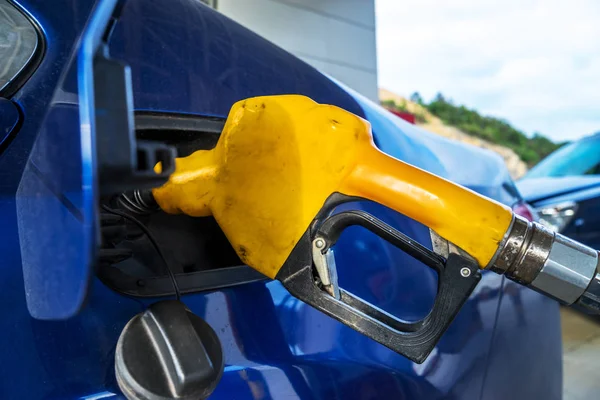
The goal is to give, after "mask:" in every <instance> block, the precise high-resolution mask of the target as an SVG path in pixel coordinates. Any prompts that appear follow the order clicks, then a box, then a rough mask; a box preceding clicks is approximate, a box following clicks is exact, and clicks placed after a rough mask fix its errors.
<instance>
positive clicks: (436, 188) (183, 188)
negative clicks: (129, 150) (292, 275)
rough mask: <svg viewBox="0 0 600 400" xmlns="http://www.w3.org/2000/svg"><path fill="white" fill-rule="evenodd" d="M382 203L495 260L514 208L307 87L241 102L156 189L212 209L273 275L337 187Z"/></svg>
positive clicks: (184, 209) (176, 208)
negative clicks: (390, 142) (388, 139)
mask: <svg viewBox="0 0 600 400" xmlns="http://www.w3.org/2000/svg"><path fill="white" fill-rule="evenodd" d="M336 192H338V193H342V194H344V195H347V196H353V197H361V198H364V199H369V200H373V201H376V202H378V203H381V204H383V205H385V206H387V207H389V208H392V209H394V210H396V211H398V212H400V213H402V214H404V215H406V216H408V217H410V218H413V219H415V220H417V221H419V222H421V223H423V224H424V225H426V226H428V227H429V228H431V229H432V230H433V231H435V232H436V233H437V234H439V235H440V236H441V237H443V238H445V239H446V240H448V241H450V242H452V243H454V244H455V245H456V246H458V247H460V248H461V249H463V250H464V251H466V252H467V253H469V254H470V255H471V256H472V257H473V258H474V259H475V260H477V262H478V263H479V266H480V267H482V268H483V267H485V266H487V265H488V263H489V262H490V260H491V259H492V257H493V256H494V254H495V253H496V251H497V249H498V244H499V243H500V242H501V241H502V239H503V237H504V235H505V233H506V232H507V230H508V228H509V225H510V224H511V220H512V212H511V210H510V209H509V208H507V207H506V206H504V205H501V204H499V203H496V202H494V201H492V200H489V199H487V198H484V197H482V196H480V195H478V194H476V193H474V192H472V191H470V190H468V189H465V188H462V187H460V186H457V185H455V184H453V183H451V182H449V181H447V180H445V179H442V178H440V177H438V176H435V175H433V174H430V173H428V172H426V171H423V170H421V169H419V168H416V167H413V166H411V165H409V164H406V163H404V162H402V161H399V160H396V159H394V158H392V157H390V156H388V155H386V154H384V153H382V152H381V151H379V150H378V149H377V148H376V147H375V145H374V143H373V139H372V136H371V129H370V125H369V123H368V122H367V121H365V120H363V119H362V118H360V117H358V116H356V115H353V114H351V113H349V112H347V111H344V110H342V109H340V108H338V107H334V106H330V105H321V104H317V103H315V102H314V101H312V100H311V99H309V98H307V97H304V96H297V95H284V96H266V97H256V98H251V99H247V100H244V101H240V102H238V103H236V104H235V105H234V106H233V107H232V109H231V111H230V113H229V116H228V118H227V122H226V124H225V127H224V130H223V133H222V135H221V137H220V139H219V141H218V143H217V146H216V147H215V148H214V149H212V150H208V151H198V152H195V153H193V154H192V155H190V156H188V157H185V158H179V159H177V160H176V170H175V173H174V174H173V175H172V176H171V178H170V179H169V181H168V183H167V184H165V185H164V186H163V187H160V188H158V189H154V191H153V194H154V197H155V199H156V201H157V202H158V204H159V205H160V207H161V208H162V209H163V210H164V211H166V212H168V213H185V214H188V215H191V216H207V215H213V216H214V217H215V219H216V220H217V222H218V224H219V226H220V227H221V229H222V230H223V232H224V233H225V235H226V236H227V238H228V240H229V241H230V242H231V243H232V245H233V247H234V249H235V251H236V252H237V254H238V255H239V256H240V258H241V259H242V261H244V262H245V263H247V264H248V265H250V266H251V267H253V268H255V269H257V270H258V271H260V272H262V273H263V274H265V275H267V276H269V277H271V278H273V277H275V276H276V275H277V272H278V271H279V269H280V268H281V266H282V265H283V263H284V262H285V260H286V259H287V258H288V256H289V255H290V253H291V251H292V249H293V248H294V246H295V245H296V244H297V242H298V240H299V239H300V237H301V236H302V235H303V233H304V232H305V231H306V230H307V228H308V227H309V225H310V223H311V221H312V220H313V219H314V218H315V216H316V215H317V214H318V213H319V211H320V210H321V208H322V207H323V205H324V203H325V201H326V200H327V198H328V197H329V196H330V195H331V194H333V193H336Z"/></svg>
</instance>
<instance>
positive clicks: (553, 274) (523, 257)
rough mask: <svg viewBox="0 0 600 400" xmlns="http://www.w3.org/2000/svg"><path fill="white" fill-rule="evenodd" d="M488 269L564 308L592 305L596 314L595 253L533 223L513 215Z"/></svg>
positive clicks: (599, 286) (599, 280)
mask: <svg viewBox="0 0 600 400" xmlns="http://www.w3.org/2000/svg"><path fill="white" fill-rule="evenodd" d="M490 269H491V270H492V271H494V272H497V273H499V274H503V275H505V276H506V277H507V278H509V279H511V280H513V281H515V282H518V283H521V284H523V285H526V286H528V287H530V288H532V289H535V290H536V291H538V292H541V293H543V294H545V295H548V296H550V297H553V298H555V299H557V300H559V301H560V302H562V303H564V304H569V305H570V304H573V303H575V302H579V303H581V302H582V301H583V302H584V303H585V304H586V305H585V306H586V307H587V308H590V305H589V303H594V302H595V307H596V308H597V309H598V312H600V277H597V276H596V275H597V269H598V252H597V251H596V250H593V249H591V248H589V247H587V246H585V245H583V244H581V243H578V242H576V241H574V240H571V239H569V238H567V237H565V236H563V235H561V234H559V233H555V232H553V231H551V230H550V229H548V228H547V227H545V226H544V225H541V224H539V223H537V222H530V221H527V220H526V219H524V218H522V217H520V216H518V215H515V216H514V220H513V223H512V224H511V227H510V228H509V230H508V232H507V235H506V237H505V238H504V240H503V242H502V244H501V246H500V247H499V249H498V251H497V253H496V256H495V257H494V259H493V260H492V264H491V265H490ZM588 289H594V292H595V294H593V293H591V292H589V293H588ZM594 299H596V300H594Z"/></svg>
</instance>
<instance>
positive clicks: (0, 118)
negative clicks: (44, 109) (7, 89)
mask: <svg viewBox="0 0 600 400" xmlns="http://www.w3.org/2000/svg"><path fill="white" fill-rule="evenodd" d="M20 120H21V116H20V115H19V110H18V109H17V107H16V106H15V104H14V103H13V102H11V101H9V100H7V99H3V98H0V149H1V148H2V147H3V146H2V143H4V142H5V141H8V139H9V137H10V134H11V133H12V132H13V130H14V129H15V128H16V126H17V124H18V123H19V121H20ZM5 146H6V145H5Z"/></svg>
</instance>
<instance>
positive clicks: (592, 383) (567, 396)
mask: <svg viewBox="0 0 600 400" xmlns="http://www.w3.org/2000/svg"><path fill="white" fill-rule="evenodd" d="M561 319H562V335H563V366H564V370H563V374H564V381H563V392H564V400H583V399H586V400H587V399H598V398H600V319H597V320H593V319H591V318H588V317H586V316H584V315H582V314H580V313H578V312H576V311H574V310H571V309H568V308H564V307H563V308H562V309H561Z"/></svg>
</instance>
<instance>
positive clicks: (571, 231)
mask: <svg viewBox="0 0 600 400" xmlns="http://www.w3.org/2000/svg"><path fill="white" fill-rule="evenodd" d="M573 178H580V177H573ZM586 178H587V177H586ZM590 178H593V180H594V181H595V182H596V184H595V185H587V184H586V185H583V186H579V185H575V184H574V185H573V186H571V190H569V191H568V192H566V193H564V192H558V194H556V195H555V196H546V197H544V198H543V200H539V201H535V200H533V201H531V204H532V205H533V206H534V207H535V208H543V207H546V206H550V205H553V204H560V203H565V202H571V201H573V202H575V203H577V211H576V213H575V215H574V216H573V218H572V219H571V221H569V223H568V224H567V225H566V226H565V227H564V228H563V229H562V231H561V233H562V234H564V235H566V236H567V237H570V238H572V239H574V240H577V241H579V242H581V243H583V244H585V245H587V246H590V247H591V248H593V249H597V250H600V178H598V177H590ZM561 179H569V178H561ZM536 180H537V179H536ZM590 180H591V179H590ZM590 180H582V179H573V181H574V182H577V183H581V182H586V181H590ZM529 183H530V181H529V180H526V181H521V182H520V183H519V188H522V187H527V186H529Z"/></svg>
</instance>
